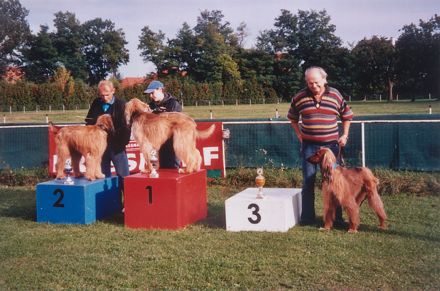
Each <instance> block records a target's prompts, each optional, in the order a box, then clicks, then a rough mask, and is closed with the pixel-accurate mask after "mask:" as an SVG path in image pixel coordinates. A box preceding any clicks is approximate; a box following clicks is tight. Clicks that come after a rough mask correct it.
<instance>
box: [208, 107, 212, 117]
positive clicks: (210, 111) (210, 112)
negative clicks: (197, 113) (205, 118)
mask: <svg viewBox="0 0 440 291" xmlns="http://www.w3.org/2000/svg"><path fill="white" fill-rule="evenodd" d="M209 119H212V109H210V110H209Z"/></svg>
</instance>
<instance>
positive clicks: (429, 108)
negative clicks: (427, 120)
mask: <svg viewBox="0 0 440 291" xmlns="http://www.w3.org/2000/svg"><path fill="white" fill-rule="evenodd" d="M428 113H429V114H432V107H431V104H429V106H428Z"/></svg>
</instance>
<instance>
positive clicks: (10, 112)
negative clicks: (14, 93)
mask: <svg viewBox="0 0 440 291" xmlns="http://www.w3.org/2000/svg"><path fill="white" fill-rule="evenodd" d="M9 114H12V106H9Z"/></svg>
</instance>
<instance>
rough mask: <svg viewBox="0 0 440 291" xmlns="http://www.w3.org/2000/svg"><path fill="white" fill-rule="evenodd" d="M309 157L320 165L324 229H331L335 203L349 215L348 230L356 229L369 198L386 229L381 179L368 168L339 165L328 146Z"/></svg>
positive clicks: (383, 227)
mask: <svg viewBox="0 0 440 291" xmlns="http://www.w3.org/2000/svg"><path fill="white" fill-rule="evenodd" d="M307 160H308V161H309V162H310V163H313V164H320V166H321V174H322V196H323V199H324V213H323V218H324V229H327V230H330V229H331V228H332V227H333V221H334V220H335V211H336V206H337V205H338V203H339V204H340V205H341V206H342V207H343V208H344V209H345V211H346V212H347V214H348V217H349V223H350V226H349V230H348V232H357V229H358V226H359V222H360V220H359V209H360V206H361V204H362V202H363V201H364V200H365V199H368V205H369V206H370V207H371V208H372V209H373V210H374V212H375V213H376V215H377V217H378V218H379V228H381V229H386V225H385V220H386V219H387V216H386V214H385V210H384V208H383V203H382V200H381V199H380V196H379V194H378V193H377V184H378V183H379V180H378V179H377V178H376V177H374V175H373V173H372V172H371V171H370V170H369V169H368V168H365V167H362V168H351V169H348V168H345V167H341V166H338V165H337V164H336V157H335V155H334V154H333V152H332V151H331V150H330V149H328V148H321V149H320V150H318V151H317V152H316V153H315V154H314V155H313V156H311V157H310V158H308V159H307Z"/></svg>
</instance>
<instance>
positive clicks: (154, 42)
mask: <svg viewBox="0 0 440 291" xmlns="http://www.w3.org/2000/svg"><path fill="white" fill-rule="evenodd" d="M164 38H165V34H164V33H163V32H162V31H160V30H159V32H158V33H155V32H154V31H152V30H151V29H150V28H149V27H148V26H145V27H144V28H142V31H141V35H140V37H139V45H138V49H139V50H140V51H141V57H142V58H143V60H144V62H152V63H153V64H154V65H155V66H156V68H157V70H158V71H162V70H163V69H165V67H166V64H165V61H166V57H165V54H166V52H165V50H166V45H165V44H164Z"/></svg>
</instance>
